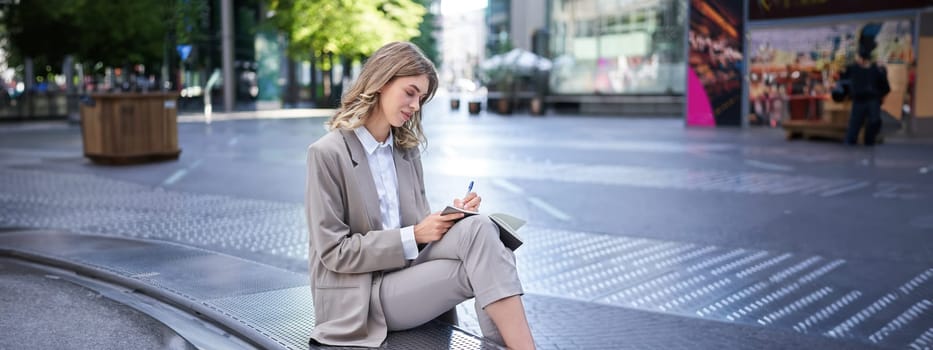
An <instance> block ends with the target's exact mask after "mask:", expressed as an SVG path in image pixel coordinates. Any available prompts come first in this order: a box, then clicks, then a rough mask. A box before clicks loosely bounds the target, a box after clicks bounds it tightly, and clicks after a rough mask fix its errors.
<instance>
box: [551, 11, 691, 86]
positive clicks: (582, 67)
mask: <svg viewBox="0 0 933 350" xmlns="http://www.w3.org/2000/svg"><path fill="white" fill-rule="evenodd" d="M550 6H551V11H550V18H549V21H550V23H549V27H550V32H551V43H550V46H551V51H552V53H553V58H554V59H553V62H554V67H553V69H552V71H551V76H550V79H551V81H550V89H551V92H552V93H554V94H619V95H623V94H672V95H679V94H683V93H684V88H685V83H684V81H685V74H686V64H685V61H684V50H683V46H684V23H685V17H684V16H685V13H686V2H685V1H678V0H648V1H645V0H612V1H598V0H552V1H551V2H550Z"/></svg>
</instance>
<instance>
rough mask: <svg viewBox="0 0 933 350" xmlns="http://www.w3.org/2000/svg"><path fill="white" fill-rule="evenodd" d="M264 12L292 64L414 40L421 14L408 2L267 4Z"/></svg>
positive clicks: (298, 0) (296, 0) (295, 0)
mask: <svg viewBox="0 0 933 350" xmlns="http://www.w3.org/2000/svg"><path fill="white" fill-rule="evenodd" d="M269 8H270V10H272V11H274V16H273V17H272V20H273V22H274V24H275V26H276V27H277V28H278V29H279V30H281V31H282V32H284V33H286V34H287V35H288V38H289V48H288V53H289V55H291V56H292V57H295V58H302V57H306V56H307V54H308V53H309V52H313V53H315V54H321V53H330V54H334V55H340V56H344V57H360V56H369V55H371V54H372V53H373V52H375V51H376V50H377V49H379V48H380V47H381V46H382V45H384V44H385V43H388V42H391V41H406V40H410V39H411V38H413V37H415V36H417V35H418V34H419V31H418V25H419V24H420V23H421V20H422V17H423V16H424V14H425V12H426V11H425V8H424V7H423V6H421V5H420V4H418V3H417V2H415V1H413V0H270V4H269Z"/></svg>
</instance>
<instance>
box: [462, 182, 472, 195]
mask: <svg viewBox="0 0 933 350" xmlns="http://www.w3.org/2000/svg"><path fill="white" fill-rule="evenodd" d="M470 191H473V181H472V180H470V185H469V186H467V193H466V194H465V195H464V196H463V198H466V197H467V196H469V195H470Z"/></svg>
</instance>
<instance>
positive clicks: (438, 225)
mask: <svg viewBox="0 0 933 350" xmlns="http://www.w3.org/2000/svg"><path fill="white" fill-rule="evenodd" d="M462 218H463V213H452V214H447V215H441V212H436V213H432V214H431V215H428V216H427V217H425V218H424V219H423V220H421V222H419V223H418V224H417V225H415V243H419V244H421V243H431V242H434V241H437V240H440V239H441V238H442V237H444V234H446V233H447V230H449V229H450V227H451V226H453V225H454V223H456V222H457V220H460V219H462Z"/></svg>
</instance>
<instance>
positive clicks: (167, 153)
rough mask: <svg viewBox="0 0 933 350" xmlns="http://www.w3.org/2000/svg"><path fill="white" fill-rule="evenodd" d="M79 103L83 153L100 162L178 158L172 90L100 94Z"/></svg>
mask: <svg viewBox="0 0 933 350" xmlns="http://www.w3.org/2000/svg"><path fill="white" fill-rule="evenodd" d="M90 98H91V99H90V100H89V101H87V102H85V103H82V104H81V136H82V139H83V141H84V156H85V157H88V158H90V159H91V161H93V162H95V163H100V164H134V163H144V162H151V161H161V160H170V159H178V155H179V154H180V153H181V150H180V149H179V148H178V120H177V119H178V118H177V116H178V114H177V108H176V104H177V98H178V96H177V94H175V93H161V92H156V93H99V94H91V96H90Z"/></svg>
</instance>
